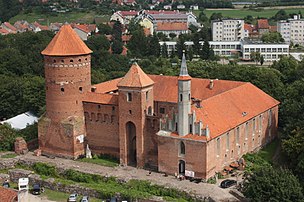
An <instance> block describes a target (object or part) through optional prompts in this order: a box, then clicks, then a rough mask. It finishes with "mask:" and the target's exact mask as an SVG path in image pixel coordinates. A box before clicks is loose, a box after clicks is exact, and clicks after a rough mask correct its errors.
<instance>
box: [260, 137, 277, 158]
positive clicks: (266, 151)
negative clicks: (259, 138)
mask: <svg viewBox="0 0 304 202" xmlns="http://www.w3.org/2000/svg"><path fill="white" fill-rule="evenodd" d="M279 146H280V145H279V139H278V138H276V139H275V140H274V141H272V142H271V143H270V144H268V145H267V146H266V147H264V148H263V149H261V150H260V151H259V152H258V155H259V156H260V157H262V158H263V159H264V160H266V161H268V162H269V163H272V162H273V160H272V158H273V156H274V154H275V152H276V150H277V148H278V147H279Z"/></svg>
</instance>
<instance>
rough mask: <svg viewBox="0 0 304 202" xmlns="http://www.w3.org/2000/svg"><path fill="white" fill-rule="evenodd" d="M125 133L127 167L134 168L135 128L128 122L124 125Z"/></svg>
mask: <svg viewBox="0 0 304 202" xmlns="http://www.w3.org/2000/svg"><path fill="white" fill-rule="evenodd" d="M126 132H127V151H128V165H129V166H136V165H137V158H136V127H135V125H134V123H132V122H130V121H129V122H128V123H127V124H126Z"/></svg>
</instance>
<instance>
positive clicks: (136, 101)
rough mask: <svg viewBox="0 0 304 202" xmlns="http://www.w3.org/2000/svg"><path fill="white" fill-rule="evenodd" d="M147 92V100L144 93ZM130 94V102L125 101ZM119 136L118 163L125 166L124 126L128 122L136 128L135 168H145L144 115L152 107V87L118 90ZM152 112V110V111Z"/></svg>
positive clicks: (127, 161) (125, 143)
mask: <svg viewBox="0 0 304 202" xmlns="http://www.w3.org/2000/svg"><path fill="white" fill-rule="evenodd" d="M147 91H149V99H148V100H147V99H146V92H147ZM128 93H131V94H132V101H128V100H127V94H128ZM118 100H119V135H120V138H119V140H120V162H121V164H125V165H127V164H128V163H129V160H128V147H129V144H128V142H129V140H128V137H127V132H126V124H127V123H128V122H129V121H130V122H132V123H133V124H135V127H136V153H137V166H138V167H144V166H145V154H146V153H147V152H146V148H145V141H146V140H145V135H144V134H145V132H146V131H145V127H146V124H147V123H146V115H147V112H148V108H149V107H152V108H153V107H154V105H153V103H154V99H153V87H148V88H144V89H143V88H126V87H124V88H119V99H118ZM152 111H154V110H152Z"/></svg>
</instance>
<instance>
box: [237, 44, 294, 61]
mask: <svg viewBox="0 0 304 202" xmlns="http://www.w3.org/2000/svg"><path fill="white" fill-rule="evenodd" d="M241 52H242V59H243V60H250V59H251V58H250V53H251V52H259V53H261V56H263V57H264V60H265V61H277V60H279V59H280V57H281V56H288V55H289V44H288V43H261V42H249V41H242V43H241Z"/></svg>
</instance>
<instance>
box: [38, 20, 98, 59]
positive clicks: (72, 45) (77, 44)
mask: <svg viewBox="0 0 304 202" xmlns="http://www.w3.org/2000/svg"><path fill="white" fill-rule="evenodd" d="M90 53H92V51H91V50H90V49H89V48H88V47H87V46H86V44H85V43H84V42H83V41H82V40H81V39H80V37H79V36H78V35H77V33H76V32H75V31H74V30H73V29H72V27H71V26H70V25H63V26H62V27H61V28H60V30H59V32H58V33H57V34H56V36H55V37H54V38H53V39H52V41H51V42H50V43H49V45H48V46H47V47H46V48H45V49H44V50H43V51H42V52H41V54H42V55H50V56H71V55H85V54H90Z"/></svg>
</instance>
